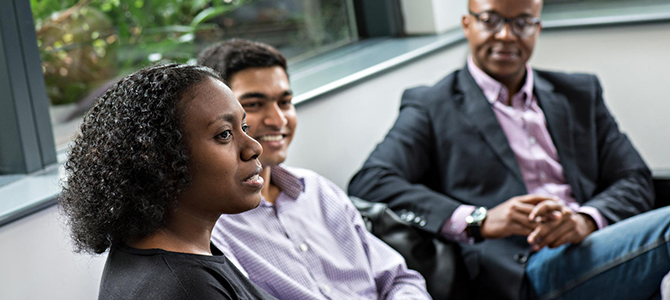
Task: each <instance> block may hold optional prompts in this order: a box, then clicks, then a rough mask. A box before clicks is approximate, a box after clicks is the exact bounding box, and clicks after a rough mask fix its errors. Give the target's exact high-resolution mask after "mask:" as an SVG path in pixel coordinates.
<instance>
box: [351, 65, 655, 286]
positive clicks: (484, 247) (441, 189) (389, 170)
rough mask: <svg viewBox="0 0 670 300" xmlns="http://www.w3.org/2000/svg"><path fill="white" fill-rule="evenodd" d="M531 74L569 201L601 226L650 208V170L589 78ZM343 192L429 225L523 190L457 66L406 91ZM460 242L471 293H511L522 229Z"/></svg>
mask: <svg viewBox="0 0 670 300" xmlns="http://www.w3.org/2000/svg"><path fill="white" fill-rule="evenodd" d="M534 72H535V76H534V78H535V83H534V93H535V95H536V96H537V99H538V101H539V105H540V107H541V108H542V110H543V111H544V115H545V118H546V120H547V127H548V130H549V133H550V135H551V138H552V140H553V142H554V145H555V146H556V148H557V150H558V156H559V160H560V163H561V165H562V166H563V170H564V173H565V178H566V180H567V182H568V183H569V184H570V186H571V187H572V191H573V194H574V197H575V199H576V200H577V201H578V202H579V203H580V204H582V205H589V206H592V207H595V208H597V209H598V211H599V212H600V213H601V214H602V215H603V216H604V217H605V218H606V219H607V220H608V221H609V223H610V224H611V223H614V222H618V221H620V220H623V219H625V218H628V217H631V216H633V215H636V214H639V213H642V212H644V211H647V210H649V209H651V208H652V206H653V198H654V197H653V187H652V181H651V173H650V171H649V169H648V168H647V166H646V165H645V163H644V161H643V160H642V158H641V157H640V155H639V154H638V153H637V151H636V150H635V149H634V148H633V145H632V144H631V143H630V141H629V140H628V138H627V137H626V136H625V135H624V134H622V133H621V132H620V131H619V128H618V126H617V124H616V122H615V120H614V118H613V117H612V115H611V114H610V113H609V111H608V109H607V107H606V106H605V103H604V102H603V99H602V89H601V87H600V83H599V82H598V79H597V78H596V77H595V76H593V75H585V74H564V73H555V72H545V71H538V70H534ZM349 193H350V194H351V195H353V196H357V197H360V198H363V199H368V200H370V201H379V202H386V203H388V204H389V206H390V207H391V208H392V209H393V210H395V211H397V212H400V213H404V215H405V216H407V215H409V216H411V217H410V218H412V219H414V224H416V226H417V227H420V228H422V229H423V230H426V231H429V232H433V233H438V231H439V230H440V227H441V226H442V224H443V223H444V222H445V221H446V220H448V219H449V218H450V217H451V214H452V213H453V212H454V210H455V209H456V208H457V207H458V206H459V205H461V204H470V205H475V206H485V207H487V208H492V207H494V206H496V205H498V204H500V203H502V202H504V201H506V200H508V199H509V198H512V197H514V196H518V195H524V194H527V190H526V186H525V184H524V182H523V179H522V177H521V172H520V170H519V166H518V164H517V162H516V158H515V156H514V153H513V152H512V149H511V148H510V146H509V143H508V141H507V138H506V136H505V134H504V132H503V130H502V128H501V127H500V125H499V124H498V121H497V119H496V116H495V114H494V112H493V110H492V108H491V105H490V103H489V102H488V101H487V100H486V98H485V96H484V94H483V93H482V91H481V89H480V88H479V86H477V84H476V83H475V81H474V79H473V78H472V76H471V75H470V73H469V72H468V70H467V68H463V69H461V70H459V71H456V72H454V73H452V74H451V75H449V76H447V77H446V78H444V79H443V80H442V81H440V82H439V83H437V84H436V85H435V86H433V87H418V88H413V89H410V90H407V91H405V93H404V95H403V98H402V103H401V107H400V115H399V116H398V119H397V120H396V123H395V125H394V126H393V128H392V129H391V130H390V132H389V133H388V135H387V136H386V138H385V139H384V141H383V142H382V143H380V144H379V145H378V146H377V148H376V149H375V150H374V152H373V153H372V154H371V155H370V157H369V158H368V160H367V161H366V162H365V164H364V165H363V168H362V169H361V170H360V171H359V172H358V173H357V174H356V175H355V176H354V178H353V179H352V180H351V182H350V184H349ZM408 212H412V214H409V213H408ZM417 219H418V220H417ZM421 221H425V222H421ZM461 249H462V250H461V254H462V258H463V259H464V262H465V265H466V268H467V270H468V273H469V276H470V279H471V280H473V281H474V284H475V287H476V290H477V291H478V294H479V297H480V298H484V299H489V298H495V299H502V298H508V299H518V298H519V291H520V290H521V284H522V281H523V280H522V279H523V274H524V268H525V262H526V259H527V258H528V255H529V245H528V244H527V243H526V238H525V237H521V236H512V237H509V238H505V239H500V240H486V241H484V242H482V243H478V244H475V245H465V244H462V245H461Z"/></svg>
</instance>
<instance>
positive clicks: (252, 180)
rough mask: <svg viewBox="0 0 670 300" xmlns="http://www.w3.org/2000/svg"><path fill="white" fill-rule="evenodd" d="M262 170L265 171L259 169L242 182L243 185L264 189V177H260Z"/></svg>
mask: <svg viewBox="0 0 670 300" xmlns="http://www.w3.org/2000/svg"><path fill="white" fill-rule="evenodd" d="M262 170H263V169H262V168H261V167H258V168H257V169H256V170H255V171H254V173H253V174H252V175H251V176H249V177H247V178H246V179H245V180H244V181H242V183H243V184H245V185H248V186H251V187H255V188H262V187H263V184H264V183H265V181H264V180H263V177H261V176H260V172H261V171H262Z"/></svg>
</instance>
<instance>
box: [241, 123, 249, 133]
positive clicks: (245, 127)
mask: <svg viewBox="0 0 670 300" xmlns="http://www.w3.org/2000/svg"><path fill="white" fill-rule="evenodd" d="M242 131H244V133H246V134H247V135H248V134H249V125H242Z"/></svg>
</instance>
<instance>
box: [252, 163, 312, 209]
mask: <svg viewBox="0 0 670 300" xmlns="http://www.w3.org/2000/svg"><path fill="white" fill-rule="evenodd" d="M270 178H271V179H270V181H271V182H272V183H273V184H275V185H277V186H278V187H279V190H280V191H281V192H282V193H284V194H286V196H289V197H290V198H291V199H293V200H295V199H297V198H298V196H300V193H302V192H304V191H305V179H304V178H302V177H298V176H297V175H295V174H293V173H291V171H289V170H287V169H286V168H284V167H283V165H276V166H274V167H271V169H270ZM261 205H267V206H272V203H270V202H267V201H265V199H263V200H262V201H261Z"/></svg>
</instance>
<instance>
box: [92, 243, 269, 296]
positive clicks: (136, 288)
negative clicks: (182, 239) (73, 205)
mask: <svg viewBox="0 0 670 300" xmlns="http://www.w3.org/2000/svg"><path fill="white" fill-rule="evenodd" d="M211 250H212V254H214V255H213V256H207V255H198V254H188V253H177V252H170V251H165V250H161V249H148V250H145V249H135V248H131V247H128V246H126V245H118V246H115V247H112V249H111V251H110V252H109V256H108V257H107V262H106V264H105V269H104V271H103V273H102V282H101V283H100V294H99V296H98V299H100V300H108V299H143V300H144V299H157V300H160V299H170V300H172V299H275V298H274V297H272V296H270V295H269V294H268V293H266V292H265V291H263V290H262V289H260V288H259V287H258V286H256V285H255V284H253V283H252V282H251V281H249V279H248V278H246V277H245V276H244V275H243V274H242V273H240V271H239V270H238V269H237V268H235V266H234V265H233V264H232V263H231V262H230V261H229V260H228V259H227V258H226V256H225V255H223V253H221V251H219V249H217V248H216V247H215V246H214V245H211Z"/></svg>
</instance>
